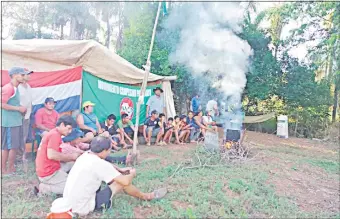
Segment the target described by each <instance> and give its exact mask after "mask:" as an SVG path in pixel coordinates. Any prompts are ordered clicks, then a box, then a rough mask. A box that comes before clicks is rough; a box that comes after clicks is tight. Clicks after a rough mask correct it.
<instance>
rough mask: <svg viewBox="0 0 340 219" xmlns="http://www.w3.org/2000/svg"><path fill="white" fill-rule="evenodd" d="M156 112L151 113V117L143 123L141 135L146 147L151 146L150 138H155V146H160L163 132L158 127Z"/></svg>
mask: <svg viewBox="0 0 340 219" xmlns="http://www.w3.org/2000/svg"><path fill="white" fill-rule="evenodd" d="M158 122H159V119H158V112H157V111H156V110H154V111H152V112H151V116H150V117H149V118H147V119H146V120H145V122H144V130H143V135H144V139H145V141H146V145H147V146H150V145H151V137H156V136H157V138H156V145H160V140H161V138H162V136H163V134H164V132H163V130H162V129H161V128H160V127H159V126H158Z"/></svg>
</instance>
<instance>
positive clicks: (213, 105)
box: [207, 97, 219, 119]
mask: <svg viewBox="0 0 340 219" xmlns="http://www.w3.org/2000/svg"><path fill="white" fill-rule="evenodd" d="M207 112H210V116H211V117H212V118H213V119H214V117H215V116H218V115H219V112H218V104H217V98H216V97H215V98H213V99H211V100H209V101H208V103H207Z"/></svg>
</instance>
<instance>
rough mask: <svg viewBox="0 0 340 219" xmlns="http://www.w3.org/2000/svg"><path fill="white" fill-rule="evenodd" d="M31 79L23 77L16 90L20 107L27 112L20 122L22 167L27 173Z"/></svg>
mask: <svg viewBox="0 0 340 219" xmlns="http://www.w3.org/2000/svg"><path fill="white" fill-rule="evenodd" d="M30 79H31V74H30V73H29V74H26V75H24V81H23V82H22V83H21V84H19V86H18V90H19V93H20V105H21V106H24V107H26V109H27V111H26V114H25V115H24V118H23V121H22V129H23V143H24V145H23V155H22V161H23V165H24V170H25V172H27V159H26V150H25V149H26V148H25V146H26V140H27V137H28V131H29V128H30V116H31V113H32V88H31V86H30V85H29V84H28V82H29V80H30Z"/></svg>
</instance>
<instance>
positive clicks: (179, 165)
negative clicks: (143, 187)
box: [170, 163, 182, 179]
mask: <svg viewBox="0 0 340 219" xmlns="http://www.w3.org/2000/svg"><path fill="white" fill-rule="evenodd" d="M181 166H182V163H180V164H178V166H177V168H176V170H175V172H174V173H173V174H172V175H171V176H170V179H171V178H172V177H174V176H175V175H176V173H177V170H178V169H179V168H180V167H181Z"/></svg>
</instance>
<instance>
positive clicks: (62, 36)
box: [60, 24, 64, 40]
mask: <svg viewBox="0 0 340 219" xmlns="http://www.w3.org/2000/svg"><path fill="white" fill-rule="evenodd" d="M63 39H64V25H62V24H61V25H60V40H63Z"/></svg>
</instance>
